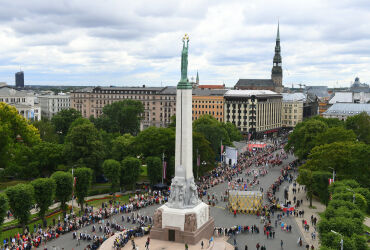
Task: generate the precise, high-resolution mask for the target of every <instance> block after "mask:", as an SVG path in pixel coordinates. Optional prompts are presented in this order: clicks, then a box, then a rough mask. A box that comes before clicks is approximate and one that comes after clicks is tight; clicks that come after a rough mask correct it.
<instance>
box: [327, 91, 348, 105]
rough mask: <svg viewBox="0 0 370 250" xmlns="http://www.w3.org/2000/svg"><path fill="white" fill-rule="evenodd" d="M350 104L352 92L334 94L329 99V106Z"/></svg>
mask: <svg viewBox="0 0 370 250" xmlns="http://www.w3.org/2000/svg"><path fill="white" fill-rule="evenodd" d="M343 102H344V103H352V102H353V93H352V92H335V93H334V94H333V95H332V96H331V97H330V99H329V101H328V103H329V105H333V104H334V103H343Z"/></svg>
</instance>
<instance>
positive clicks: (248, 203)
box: [228, 190, 263, 214]
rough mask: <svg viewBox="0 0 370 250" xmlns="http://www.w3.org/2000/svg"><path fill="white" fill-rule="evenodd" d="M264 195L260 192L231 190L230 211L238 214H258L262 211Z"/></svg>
mask: <svg viewBox="0 0 370 250" xmlns="http://www.w3.org/2000/svg"><path fill="white" fill-rule="evenodd" d="M262 204H263V195H262V193H261V192H260V191H237V190H229V204H228V207H229V209H230V211H234V210H236V211H237V212H238V213H245V214H256V213H257V211H259V212H261V211H262Z"/></svg>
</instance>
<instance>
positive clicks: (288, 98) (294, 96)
mask: <svg viewBox="0 0 370 250" xmlns="http://www.w3.org/2000/svg"><path fill="white" fill-rule="evenodd" d="M282 95H283V101H284V102H294V101H302V102H305V101H306V100H307V95H306V94H303V93H282Z"/></svg>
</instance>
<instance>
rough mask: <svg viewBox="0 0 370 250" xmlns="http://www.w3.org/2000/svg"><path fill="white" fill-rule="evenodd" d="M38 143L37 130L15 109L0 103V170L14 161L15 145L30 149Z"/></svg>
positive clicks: (38, 135)
mask: <svg viewBox="0 0 370 250" xmlns="http://www.w3.org/2000/svg"><path fill="white" fill-rule="evenodd" d="M40 141H41V140H40V134H39V132H38V130H37V129H36V128H35V127H34V126H33V125H30V124H29V123H28V122H27V120H26V119H25V118H24V117H23V116H21V115H19V114H18V112H17V110H16V108H15V107H12V106H10V105H8V104H6V103H3V102H0V168H6V167H7V166H8V164H9V163H10V162H11V161H12V160H14V153H13V151H12V150H13V147H14V145H15V144H19V143H21V144H23V145H24V146H27V147H30V146H33V145H36V144H37V143H39V142H40Z"/></svg>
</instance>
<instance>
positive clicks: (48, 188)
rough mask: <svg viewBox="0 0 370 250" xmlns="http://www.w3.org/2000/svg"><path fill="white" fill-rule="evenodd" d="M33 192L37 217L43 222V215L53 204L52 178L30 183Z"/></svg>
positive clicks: (54, 187) (54, 185)
mask: <svg viewBox="0 0 370 250" xmlns="http://www.w3.org/2000/svg"><path fill="white" fill-rule="evenodd" d="M31 185H32V186H33V189H34V192H35V201H36V204H37V206H38V207H39V215H40V217H41V218H42V219H43V220H45V213H46V212H47V210H48V209H49V206H50V205H52V204H53V198H54V193H55V189H56V184H55V181H54V179H52V178H39V179H36V180H34V181H32V182H31Z"/></svg>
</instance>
